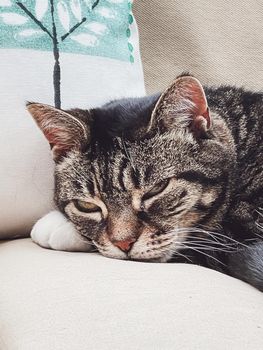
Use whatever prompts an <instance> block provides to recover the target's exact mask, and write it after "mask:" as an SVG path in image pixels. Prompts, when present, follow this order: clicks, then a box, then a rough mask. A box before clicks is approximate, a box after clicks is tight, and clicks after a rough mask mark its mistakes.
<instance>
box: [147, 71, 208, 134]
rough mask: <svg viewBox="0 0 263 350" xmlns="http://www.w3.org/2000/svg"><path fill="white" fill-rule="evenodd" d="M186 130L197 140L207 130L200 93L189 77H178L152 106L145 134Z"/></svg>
mask: <svg viewBox="0 0 263 350" xmlns="http://www.w3.org/2000/svg"><path fill="white" fill-rule="evenodd" d="M154 127H158V129H159V130H160V131H163V132H165V131H167V130H171V129H174V128H188V129H189V130H190V131H191V132H193V133H194V134H195V135H196V136H200V135H202V134H204V133H205V132H206V131H208V130H209V129H210V127H211V117H210V113H209V108H208V105H207V100H206V96H205V92H204V89H203V87H202V85H201V83H200V82H199V81H198V80H197V79H196V78H194V77H192V76H181V77H179V78H177V79H175V81H174V82H173V83H172V84H171V85H170V86H169V87H168V88H167V89H166V90H165V91H164V93H163V94H162V95H161V97H160V98H159V100H158V102H157V103H156V105H155V108H154V110H153V113H152V116H151V122H150V125H149V128H148V131H149V130H151V129H153V128H154Z"/></svg>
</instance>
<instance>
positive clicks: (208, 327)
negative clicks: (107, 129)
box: [0, 0, 263, 350]
mask: <svg viewBox="0 0 263 350" xmlns="http://www.w3.org/2000/svg"><path fill="white" fill-rule="evenodd" d="M135 14H136V16H137V21H138V24H139V28H140V32H141V48H142V57H143V61H144V69H145V77H146V84H147V88H148V91H149V92H152V91H156V90H158V89H162V88H164V87H165V85H166V84H167V83H168V82H169V81H170V80H171V79H172V78H173V76H175V75H176V74H178V73H180V72H181V71H183V70H190V71H191V72H193V73H194V74H196V75H197V76H198V77H199V78H200V79H201V80H202V81H203V82H204V83H218V82H221V81H223V82H229V83H237V84H243V85H246V86H248V87H250V88H261V77H262V62H263V50H262V45H261V44H262V41H263V32H262V29H261V26H262V19H263V12H262V5H261V4H260V2H258V1H257V0H250V1H249V2H248V1H243V0H242V1H241V0H234V1H231V2H229V1H226V0H225V1H223V0H221V1H215V0H212V1H205V0H198V1H190V0H178V1H172V0H161V1H160V0H145V1H143V0H137V1H135ZM60 349H61V350H87V349H89V350H92V349H96V350H104V349H105V350H106V349H114V350H122V349H126V350H129V349H133V350H134V349H140V350H141V349H143V350H144V349H146V350H147V349H151V350H152V349H154V350H160V349H179V350H191V349H198V350H199V349H200V350H203V349H209V350H211V349H213V350H216V349H220V350H222V349H229V350H235V349H236V350H250V349H251V350H259V349H263V295H262V293H260V292H258V291H257V290H256V289H254V288H252V287H250V286H249V285H247V284H245V283H243V282H241V281H239V280H236V279H233V278H231V277H228V276H225V275H222V274H220V273H217V272H215V271H212V270H208V269H205V268H201V267H198V266H193V265H183V264H149V263H138V262H126V261H118V260H111V259H107V258H105V257H102V256H100V255H98V254H96V253H92V254H85V253H64V252H56V251H49V250H45V249H41V248H39V247H38V246H36V245H34V244H33V243H32V242H31V241H30V239H20V240H14V241H5V242H1V243H0V350H60Z"/></svg>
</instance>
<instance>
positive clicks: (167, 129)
mask: <svg viewBox="0 0 263 350" xmlns="http://www.w3.org/2000/svg"><path fill="white" fill-rule="evenodd" d="M28 110H29V111H30V113H31V114H32V115H33V117H34V119H35V120H36V122H37V124H38V125H39V127H40V128H41V130H42V131H43V133H44V135H45V136H46V138H47V140H48V141H49V143H50V145H51V147H52V152H53V156H54V160H55V164H56V167H55V201H56V203H57V206H58V208H59V209H60V210H61V211H62V212H64V213H65V215H66V216H67V217H68V218H69V219H70V220H71V221H72V222H73V224H74V225H75V227H76V229H77V231H78V232H79V233H80V234H81V235H82V236H85V237H87V238H88V239H91V240H92V241H93V242H94V244H95V245H96V246H97V248H98V249H99V251H100V252H101V253H102V254H103V255H105V256H109V257H113V258H120V259H127V258H129V259H134V260H149V261H168V260H169V259H170V258H171V257H172V255H173V254H174V253H176V252H180V250H181V249H183V248H184V247H185V246H186V241H187V239H188V238H189V237H192V236H193V234H195V232H196V230H195V228H196V227H205V228H207V229H210V230H211V229H213V228H215V226H216V225H217V224H218V222H220V219H221V217H222V215H223V212H224V211H225V209H226V203H227V200H228V176H229V173H230V172H231V166H232V162H233V159H234V158H233V154H234V153H233V152H234V146H233V141H232V138H231V135H230V132H229V130H228V128H227V127H226V125H225V123H224V122H223V120H222V119H221V118H220V117H219V116H218V115H217V114H216V113H214V112H213V111H210V110H209V108H208V105H207V100H206V96H205V93H204V90H203V88H202V86H201V84H200V83H199V81H198V80H197V79H195V78H193V77H191V76H181V77H179V78H177V79H176V80H175V81H174V82H173V83H172V84H171V85H170V86H169V88H168V89H167V90H166V91H165V92H164V93H163V94H162V95H161V96H159V95H158V96H157V95H156V96H152V97H148V98H140V99H126V100H120V101H115V102H112V103H109V104H107V105H105V106H103V107H101V108H98V109H93V110H89V111H88V110H85V111H84V110H79V109H73V110H69V111H62V110H58V109H55V108H53V107H51V106H47V105H43V104H38V103H29V104H28ZM198 234H200V232H199V233H198Z"/></svg>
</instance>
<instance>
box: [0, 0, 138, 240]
mask: <svg viewBox="0 0 263 350" xmlns="http://www.w3.org/2000/svg"><path fill="white" fill-rule="evenodd" d="M131 3H132V2H131V1H127V0H99V1H98V0H96V1H95V0H67V1H66V0H64V1H62V0H61V1H56V0H54V1H53V5H54V7H53V9H54V12H53V19H54V23H55V26H56V31H57V40H58V42H59V43H58V51H59V64H60V68H61V85H60V94H61V108H63V109H67V108H71V107H79V108H90V107H95V106H99V105H101V104H103V103H105V102H107V101H109V100H112V99H115V98H120V97H128V96H142V95H144V94H145V90H144V82H143V73H142V66H141V60H140V53H139V43H138V31H137V26H136V23H135V20H134V18H133V16H132V12H131V11H132V6H131ZM51 5H52V1H49V0H34V1H20V2H16V1H11V0H0V77H1V79H0V98H1V102H0V200H1V202H0V203H1V204H0V238H7V237H14V236H22V235H28V233H29V230H30V228H31V227H32V225H33V223H34V222H35V221H36V220H37V219H38V218H40V217H41V216H42V215H44V214H46V213H47V212H48V211H50V210H51V209H52V207H53V200H52V197H53V162H52V159H51V155H50V151H49V145H48V144H47V142H46V140H45V138H44V136H43V135H42V133H41V132H40V131H39V130H38V127H37V126H36V125H35V124H34V122H33V120H32V118H31V117H30V115H29V114H28V112H27V111H26V109H25V102H26V101H28V100H29V101H36V102H42V103H47V104H51V105H54V104H55V102H54V98H55V97H54V95H55V94H54V86H53V85H54V84H55V86H56V88H55V90H56V92H57V93H56V106H59V76H58V74H57V73H55V77H54V78H53V70H54V66H55V59H54V57H55V56H54V52H53V51H54V49H55V50H56V47H55V46H56V45H55V44H54V41H55V40H54V31H53V29H52V7H51ZM67 33H68V35H67ZM51 37H53V39H52V38H51Z"/></svg>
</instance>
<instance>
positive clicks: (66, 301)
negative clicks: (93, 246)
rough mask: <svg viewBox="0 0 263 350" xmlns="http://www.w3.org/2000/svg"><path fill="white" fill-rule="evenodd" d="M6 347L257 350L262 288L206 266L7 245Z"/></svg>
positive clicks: (1, 335) (1, 279)
mask: <svg viewBox="0 0 263 350" xmlns="http://www.w3.org/2000/svg"><path fill="white" fill-rule="evenodd" d="M0 286H1V287H0V349H1V350H18V349H19V350H29V349H30V350H61V349H63V350H87V349H90V350H92V349H94V350H104V349H105V350H109V349H114V350H122V349H126V350H134V349H138V350H139V349H141V350H147V349H149V350H153V349H156V350H157V349H158V350H159V349H162V350H166V349H167V350H168V349H180V350H191V349H198V350H199V349H202V350H205V349H208V350H211V349H213V350H217V349H218V350H222V349H231V350H250V349H251V350H259V349H262V347H263V294H262V293H260V292H258V291H257V290H256V289H254V288H252V287H251V286H249V285H247V284H245V283H243V282H241V281H239V280H236V279H233V278H231V277H228V276H226V275H223V274H220V273H218V272H215V271H212V270H208V269H205V268H202V267H199V266H194V265H187V264H157V263H156V264H154V263H141V262H129V261H121V260H113V259H108V258H105V257H103V256H100V255H98V254H96V253H65V252H57V251H50V250H45V249H42V248H39V247H38V246H36V245H34V244H33V243H32V242H31V241H30V240H29V239H22V240H15V241H10V242H2V243H0Z"/></svg>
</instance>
